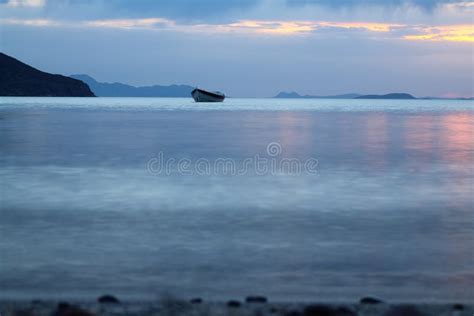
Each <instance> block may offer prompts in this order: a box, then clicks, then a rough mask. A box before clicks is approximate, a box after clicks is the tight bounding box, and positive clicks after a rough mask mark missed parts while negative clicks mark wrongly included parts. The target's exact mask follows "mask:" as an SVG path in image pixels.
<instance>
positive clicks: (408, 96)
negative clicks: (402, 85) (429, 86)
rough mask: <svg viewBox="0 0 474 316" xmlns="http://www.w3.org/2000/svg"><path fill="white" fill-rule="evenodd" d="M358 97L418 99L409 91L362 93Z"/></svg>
mask: <svg viewBox="0 0 474 316" xmlns="http://www.w3.org/2000/svg"><path fill="white" fill-rule="evenodd" d="M356 99H403V100H412V99H416V98H415V97H414V96H412V95H411V94H408V93H389V94H383V95H378V94H368V95H361V96H359V97H356Z"/></svg>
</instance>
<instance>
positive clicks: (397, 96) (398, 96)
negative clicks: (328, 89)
mask: <svg viewBox="0 0 474 316" xmlns="http://www.w3.org/2000/svg"><path fill="white" fill-rule="evenodd" d="M274 98H277V99H403V100H411V99H416V98H415V97H414V96H412V95H411V94H408V93H389V94H383V95H378V94H367V95H362V94H358V93H346V94H337V95H327V96H319V95H300V94H298V93H296V92H280V93H278V94H277V95H276V96H274Z"/></svg>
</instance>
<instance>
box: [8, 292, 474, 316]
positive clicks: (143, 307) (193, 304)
mask: <svg viewBox="0 0 474 316" xmlns="http://www.w3.org/2000/svg"><path fill="white" fill-rule="evenodd" d="M0 315H2V316H37V315H38V316H43V315H44V316H93V315H95V316H106V315H115V316H122V315H124V316H125V315H136V316H145V315H165V316H166V315H170V316H171V315H173V316H188V315H189V316H194V315H195V316H198V315H199V316H214V315H216V316H217V315H234V316H240V315H242V316H270V315H272V316H318V315H322V316H378V315H380V316H444V315H446V316H472V315H474V303H467V304H465V303H458V302H452V303H422V302H420V303H402V302H397V303H394V302H386V301H382V300H379V299H377V298H373V297H364V298H362V299H361V300H360V301H359V302H346V303H344V302H324V301H322V302H319V301H314V302H294V303H288V302H272V301H269V300H268V299H267V298H266V297H264V296H249V297H247V298H244V299H232V300H228V301H205V300H203V299H202V298H199V297H196V298H192V299H188V300H184V299H179V298H174V297H162V298H160V299H157V300H154V301H139V300H130V301H121V300H120V299H119V298H117V297H115V296H112V295H104V296H101V297H99V298H97V300H95V301H93V300H80V299H78V300H74V299H71V300H64V299H62V300H40V299H34V300H31V301H28V300H26V299H25V300H7V299H0Z"/></svg>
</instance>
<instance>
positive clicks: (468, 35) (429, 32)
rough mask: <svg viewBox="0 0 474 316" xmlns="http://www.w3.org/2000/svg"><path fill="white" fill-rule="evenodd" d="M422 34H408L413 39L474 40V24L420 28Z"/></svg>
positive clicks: (406, 37) (408, 38)
mask: <svg viewBox="0 0 474 316" xmlns="http://www.w3.org/2000/svg"><path fill="white" fill-rule="evenodd" d="M419 32H420V33H422V34H416V35H406V36H404V39H406V40H411V41H452V42H474V25H472V24H465V25H448V26H435V27H426V28H420V30H419Z"/></svg>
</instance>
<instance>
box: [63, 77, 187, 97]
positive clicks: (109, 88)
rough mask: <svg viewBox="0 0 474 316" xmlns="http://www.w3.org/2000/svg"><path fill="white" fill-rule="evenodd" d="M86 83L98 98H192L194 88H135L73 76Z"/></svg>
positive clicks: (156, 86)
mask: <svg viewBox="0 0 474 316" xmlns="http://www.w3.org/2000/svg"><path fill="white" fill-rule="evenodd" d="M71 78H74V79H78V80H81V81H84V82H85V83H87V84H88V85H89V87H90V88H91V90H92V91H93V92H94V94H95V95H96V96H98V97H191V91H192V90H193V89H194V87H191V86H188V85H170V86H159V85H154V86H146V87H135V86H131V85H127V84H123V83H119V82H114V83H106V82H98V81H97V80H95V79H94V78H92V77H91V76H88V75H71Z"/></svg>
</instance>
